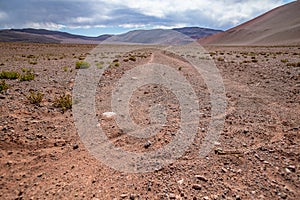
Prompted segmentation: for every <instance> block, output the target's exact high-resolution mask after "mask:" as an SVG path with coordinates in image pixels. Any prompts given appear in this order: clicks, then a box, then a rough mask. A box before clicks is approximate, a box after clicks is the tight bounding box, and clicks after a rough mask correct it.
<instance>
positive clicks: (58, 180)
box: [0, 43, 300, 200]
mask: <svg viewBox="0 0 300 200" xmlns="http://www.w3.org/2000/svg"><path fill="white" fill-rule="evenodd" d="M95 47H96V46H95V45H73V44H30V43H28V44H25V43H24V44H22V43H0V49H1V50H0V52H1V55H0V65H1V66H0V73H1V72H3V71H15V72H18V73H19V74H22V73H26V71H30V73H32V74H33V75H34V80H31V81H26V80H21V79H20V78H18V79H5V78H3V79H2V80H5V83H6V84H7V85H8V89H7V90H3V91H2V93H1V94H0V105H1V106H0V138H1V139H0V198H1V199H94V200H96V199H195V200H196V199H205V200H207V199H211V200H213V199H216V200H217V199H236V200H238V199H266V200H267V199H299V198H300V192H299V191H300V171H299V170H300V115H299V113H300V95H299V94H300V46H278V47H242V46H240V47H229V46H228V47H217V46H210V47H207V48H206V51H207V56H208V57H209V58H210V59H213V61H214V62H215V64H216V66H217V68H218V69H219V71H220V73H221V75H222V78H223V81H224V86H225V90H226V100H227V109H226V117H225V125H224V128H223V131H222V133H221V135H220V138H219V140H218V142H217V143H215V147H214V149H213V150H212V151H211V152H210V153H209V154H208V155H207V156H206V157H205V158H199V156H198V152H199V149H200V146H201V141H202V140H203V138H204V136H205V134H206V131H207V127H208V124H209V121H210V117H211V116H210V111H211V106H210V103H209V91H208V89H207V87H206V85H205V83H204V81H203V79H202V78H201V77H199V76H197V75H195V73H194V71H193V68H192V67H191V66H190V65H189V64H188V63H187V62H186V61H184V60H183V59H181V58H179V57H176V56H174V55H172V54H169V53H168V52H167V51H161V50H157V49H153V48H152V49H151V48H150V49H147V48H145V49H144V50H141V51H137V52H131V53H130V55H129V53H128V54H127V55H118V57H117V58H116V59H117V61H115V62H113V63H112V65H111V67H109V68H108V69H107V70H106V71H105V73H104V75H103V77H102V78H101V80H100V82H99V87H98V88H97V92H96V94H97V95H96V102H97V111H96V112H97V117H98V121H99V123H100V125H101V126H102V127H103V130H104V131H105V133H106V135H107V137H108V138H109V139H110V140H111V141H112V142H113V144H114V145H116V146H118V147H120V148H123V149H125V150H127V151H135V152H147V151H153V150H155V149H157V148H160V147H162V146H164V145H166V144H168V143H169V142H170V141H171V140H172V138H173V137H174V135H173V132H174V131H175V130H177V129H178V121H179V115H180V109H179V106H178V101H177V100H176V97H175V96H174V95H173V94H172V91H169V90H166V89H164V88H162V87H160V86H157V85H147V86H144V87H141V88H139V89H138V90H137V91H136V92H135V93H134V94H133V96H132V99H131V110H130V112H131V114H132V118H133V120H134V121H135V122H136V123H137V124H140V125H142V126H146V125H147V124H149V123H150V120H149V116H148V114H149V104H151V103H153V102H155V101H157V102H160V103H161V104H164V105H167V109H166V113H167V118H166V119H167V122H166V126H165V127H164V128H163V129H162V130H161V131H160V132H159V133H158V134H157V135H155V136H153V137H151V138H148V139H136V138H133V137H131V136H128V135H126V132H124V131H123V130H122V129H120V128H119V127H118V125H117V124H116V122H115V121H114V120H113V119H107V118H105V117H103V115H102V113H103V112H106V111H110V100H111V91H112V89H113V88H114V86H115V84H116V82H117V80H118V79H120V77H122V75H123V74H124V72H125V71H126V70H129V69H132V68H134V67H136V66H138V65H142V64H146V63H161V64H166V65H170V66H171V67H173V68H174V69H176V70H178V71H179V72H180V73H181V74H182V75H183V76H185V77H186V79H187V80H189V81H190V82H191V84H192V86H193V89H194V90H195V93H196V94H197V97H199V109H200V111H199V112H200V113H201V118H200V119H199V130H198V132H197V135H196V137H195V139H194V141H193V144H192V145H191V146H190V147H189V149H188V151H186V153H185V154H184V155H183V156H182V157H181V158H179V159H178V160H176V161H175V162H174V163H172V164H171V165H169V166H167V167H164V168H162V169H159V170H156V171H154V172H149V173H125V172H119V171H117V170H114V169H112V168H110V167H109V166H107V165H104V164H103V163H102V162H101V161H99V160H97V159H96V158H95V157H94V156H93V155H91V153H90V152H89V151H88V150H87V148H86V147H85V146H84V144H83V143H82V142H81V139H80V137H79V135H78V133H77V130H76V127H75V124H74V119H73V113H72V110H71V109H67V108H66V107H64V108H61V107H58V106H57V105H55V102H56V100H57V99H59V98H60V97H62V96H63V95H68V94H69V95H71V94H72V91H73V87H74V82H75V78H76V74H77V73H78V72H79V71H80V70H85V69H76V62H79V61H83V60H84V59H85V58H86V57H87V56H88V55H89V52H91V51H92V50H93V48H95ZM104 56H105V55H104ZM99 62H101V61H100V60H99ZM30 69H31V70H30ZM2 80H0V81H2ZM30 92H32V93H33V94H37V93H38V92H40V93H41V94H43V98H42V99H41V102H40V103H35V102H31V101H30V100H32V99H30ZM149 141H150V142H149Z"/></svg>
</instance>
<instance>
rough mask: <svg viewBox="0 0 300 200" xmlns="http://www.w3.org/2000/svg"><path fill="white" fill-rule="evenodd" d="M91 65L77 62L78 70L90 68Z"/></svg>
mask: <svg viewBox="0 0 300 200" xmlns="http://www.w3.org/2000/svg"><path fill="white" fill-rule="evenodd" d="M90 66H91V65H90V63H88V62H85V61H78V62H76V67H75V68H76V69H87V68H89V67H90Z"/></svg>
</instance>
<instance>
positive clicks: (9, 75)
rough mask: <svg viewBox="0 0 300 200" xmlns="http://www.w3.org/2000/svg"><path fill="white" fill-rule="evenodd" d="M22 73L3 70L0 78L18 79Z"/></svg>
mask: <svg viewBox="0 0 300 200" xmlns="http://www.w3.org/2000/svg"><path fill="white" fill-rule="evenodd" d="M19 77H20V74H19V73H18V72H15V71H2V72H1V73H0V79H18V78H19Z"/></svg>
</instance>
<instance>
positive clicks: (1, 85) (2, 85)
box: [0, 80, 9, 93]
mask: <svg viewBox="0 0 300 200" xmlns="http://www.w3.org/2000/svg"><path fill="white" fill-rule="evenodd" d="M8 87H9V86H8V85H7V84H6V83H5V81H4V80H3V81H0V93H2V92H4V91H6V90H7V89H8Z"/></svg>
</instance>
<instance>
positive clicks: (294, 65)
mask: <svg viewBox="0 0 300 200" xmlns="http://www.w3.org/2000/svg"><path fill="white" fill-rule="evenodd" d="M287 66H292V67H300V62H298V63H288V64H287Z"/></svg>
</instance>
